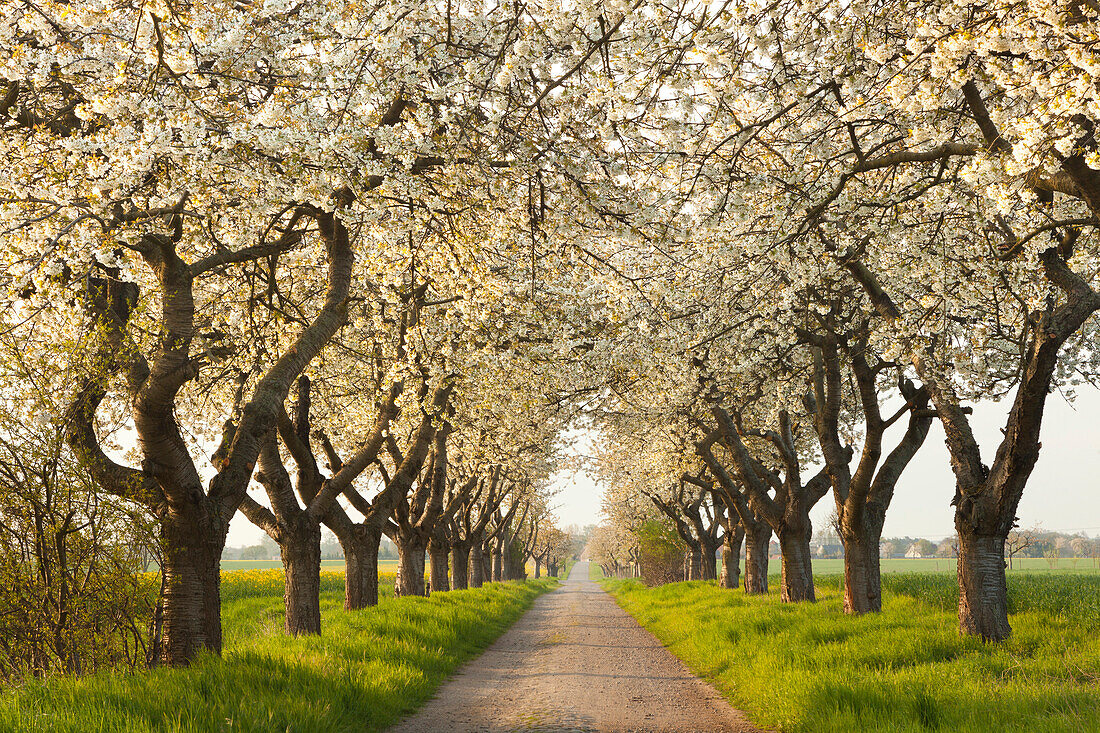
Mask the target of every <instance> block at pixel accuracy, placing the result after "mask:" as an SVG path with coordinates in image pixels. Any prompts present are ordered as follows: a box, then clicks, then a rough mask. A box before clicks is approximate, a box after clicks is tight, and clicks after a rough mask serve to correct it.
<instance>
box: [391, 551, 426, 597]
mask: <svg viewBox="0 0 1100 733" xmlns="http://www.w3.org/2000/svg"><path fill="white" fill-rule="evenodd" d="M426 549H427V548H426V547H425V542H424V541H423V540H421V539H420V538H419V537H410V538H399V541H398V542H397V581H396V583H395V584H394V587H393V593H394V595H395V596H399V597H400V596H424V595H427V593H426V592H425V589H424V553H425V551H426Z"/></svg>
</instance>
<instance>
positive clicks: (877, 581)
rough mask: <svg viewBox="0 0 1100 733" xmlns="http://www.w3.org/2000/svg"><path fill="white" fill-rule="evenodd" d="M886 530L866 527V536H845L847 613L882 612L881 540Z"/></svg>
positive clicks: (845, 598) (852, 533)
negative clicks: (883, 531)
mask: <svg viewBox="0 0 1100 733" xmlns="http://www.w3.org/2000/svg"><path fill="white" fill-rule="evenodd" d="M881 535H882V529H881V527H879V528H878V529H877V531H876V529H875V528H874V527H871V526H867V527H865V529H864V531H863V532H862V533H857V532H848V533H844V534H843V535H842V536H841V542H842V543H843V545H844V612H845V613H854V614H861V613H874V612H878V611H881V610H882V577H881V575H880V572H879V540H880V539H881Z"/></svg>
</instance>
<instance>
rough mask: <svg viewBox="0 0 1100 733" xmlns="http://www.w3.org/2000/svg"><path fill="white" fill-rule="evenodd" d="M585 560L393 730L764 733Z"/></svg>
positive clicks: (446, 731) (448, 731) (444, 731)
mask: <svg viewBox="0 0 1100 733" xmlns="http://www.w3.org/2000/svg"><path fill="white" fill-rule="evenodd" d="M756 730H757V729H756V728H754V727H753V726H752V724H750V723H749V722H748V721H747V720H745V718H744V716H743V715H742V714H741V713H740V712H738V711H737V710H734V709H733V708H732V707H730V705H729V703H727V702H726V701H725V700H724V699H723V698H722V697H721V696H720V695H719V694H718V692H717V691H715V690H714V688H713V687H711V686H710V685H708V684H707V683H705V682H703V681H702V680H700V679H698V678H697V677H695V676H693V675H692V674H691V673H690V672H688V670H687V669H686V668H685V667H684V665H683V664H682V663H681V662H680V661H679V660H678V659H676V658H675V657H674V656H672V654H670V653H669V652H668V651H667V650H666V649H665V648H664V647H662V646H661V643H660V642H659V641H657V639H655V638H654V637H653V635H652V634H650V633H649V632H648V631H646V630H645V629H643V628H642V627H640V626H638V624H637V622H635V621H634V619H633V618H631V617H630V616H629V615H628V614H627V613H626V612H625V611H623V610H622V609H621V608H619V607H618V605H616V603H615V601H614V600H613V599H612V598H611V596H609V595H608V594H607V593H605V592H604V591H603V590H602V589H601V588H600V587H599V586H598V585H597V584H596V583H593V582H591V581H590V580H588V563H586V562H582V563H577V565H576V566H575V567H574V568H573V572H572V574H570V576H569V579H568V580H566V581H565V583H564V584H563V585H562V587H561V588H559V589H558V590H556V591H554V592H553V593H549V594H547V595H545V596H542V597H541V598H539V599H538V600H537V601H536V602H535V605H534V607H532V608H531V610H530V611H528V612H527V613H526V615H524V616H523V618H521V619H520V620H519V621H517V622H516V624H515V626H513V627H512V628H511V629H509V630H508V632H507V633H505V634H504V636H502V637H501V638H500V639H498V640H497V641H496V643H495V644H493V645H492V646H491V647H489V649H488V650H487V651H486V652H485V653H484V654H482V655H481V656H480V657H478V658H477V659H475V660H473V661H471V662H470V663H468V664H467V665H465V666H464V667H463V668H462V669H461V670H459V672H458V674H457V675H456V676H455V677H454V678H453V679H451V680H449V681H448V682H446V683H445V684H444V685H443V686H442V687H441V688H440V689H439V691H438V693H437V694H436V696H435V698H433V699H432V700H431V701H430V702H428V703H427V704H426V705H425V706H424V707H423V708H421V709H420V711H419V712H417V713H416V714H415V715H413V716H412V717H411V718H408V719H406V720H405V721H403V722H401V723H400V724H398V725H397V726H396V727H394V728H391V731H418V732H427V731H440V732H441V733H466V732H467V731H493V732H497V731H678V732H688V731H692V732H695V731H698V732H699V733H703V732H704V731H705V732H706V733H723V732H728V731H746V732H749V731H756Z"/></svg>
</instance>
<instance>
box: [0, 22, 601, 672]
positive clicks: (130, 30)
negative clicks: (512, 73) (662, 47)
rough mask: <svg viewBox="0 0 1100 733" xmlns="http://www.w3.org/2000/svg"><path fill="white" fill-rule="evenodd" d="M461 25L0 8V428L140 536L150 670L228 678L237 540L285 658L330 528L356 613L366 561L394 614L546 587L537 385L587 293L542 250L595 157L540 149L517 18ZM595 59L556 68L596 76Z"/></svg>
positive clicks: (563, 39) (536, 87) (569, 30)
mask: <svg viewBox="0 0 1100 733" xmlns="http://www.w3.org/2000/svg"><path fill="white" fill-rule="evenodd" d="M460 5H461V4H460ZM469 10H470V9H469V8H465V7H458V6H455V7H452V6H451V5H450V4H448V5H447V7H446V10H445V12H444V9H443V7H442V6H440V7H439V8H436V7H434V6H430V5H429V6H422V7H418V8H408V7H405V6H404V5H403V4H401V3H383V4H382V5H381V6H372V7H371V8H369V9H368V8H366V7H360V6H359V5H358V4H356V3H345V2H321V3H310V4H295V5H292V4H289V3H213V4H211V3H187V2H156V3H152V4H149V3H125V2H124V3H116V4H111V5H109V6H95V5H86V6H80V7H76V6H73V5H71V4H69V3H61V2H59V3H51V2H46V3H41V4H28V3H21V2H8V1H5V2H3V3H2V4H0V18H2V20H0V24H2V25H0V35H2V36H3V39H4V51H3V54H2V57H0V64H2V69H0V77H2V78H3V85H2V92H3V93H2V95H0V97H2V102H0V121H2V123H3V127H4V134H3V136H2V137H0V149H2V158H3V160H4V161H5V163H4V166H5V176H4V179H5V180H4V183H3V184H0V185H2V188H0V199H2V201H0V204H2V213H0V218H2V224H0V230H2V232H3V235H2V236H3V243H2V245H3V249H4V253H5V254H4V258H5V263H4V264H5V267H4V268H3V270H4V272H3V275H2V278H3V285H4V292H5V304H4V305H5V309H4V313H5V315H4V319H5V321H4V334H5V336H6V338H8V339H10V340H11V341H12V343H14V344H16V345H17V346H18V348H17V349H16V351H17V352H18V359H19V362H18V366H19V369H18V371H19V374H18V375H15V374H13V375H12V376H11V378H10V379H6V380H5V382H4V385H3V389H4V395H5V399H8V400H10V401H11V403H12V404H13V410H12V421H13V422H12V423H11V424H19V423H25V424H28V425H34V426H36V428H37V429H38V430H39V431H40V433H41V434H57V435H60V436H62V437H63V438H64V443H65V447H64V450H65V451H66V453H67V456H68V457H69V458H70V459H71V460H73V461H74V462H76V463H78V464H79V465H80V466H81V469H82V470H83V471H85V472H86V474H87V480H88V481H89V482H90V483H91V486H90V487H89V493H90V494H91V495H94V496H95V497H97V499H98V498H100V497H110V498H111V500H112V501H118V502H120V504H121V505H122V506H124V507H126V508H127V511H130V512H133V513H135V514H138V515H141V516H142V517H145V518H148V520H149V521H150V522H151V523H152V525H153V527H154V531H155V533H156V535H157V543H156V544H157V548H158V550H159V553H158V554H159V557H158V560H159V566H160V568H161V572H162V583H161V590H160V594H159V600H158V602H157V608H156V611H155V625H156V633H155V634H154V642H155V643H154V649H153V651H152V655H153V656H154V657H155V658H157V659H159V660H160V661H162V662H165V663H169V664H180V663H186V662H187V661H189V660H190V659H192V658H193V657H194V656H195V654H197V653H198V652H199V651H200V650H203V649H208V650H212V651H215V652H217V651H220V649H221V645H222V631H221V616H220V610H221V609H220V596H219V564H220V560H221V558H222V555H223V551H224V547H225V542H226V536H227V532H228V528H229V522H230V520H231V519H232V518H233V517H234V516H235V515H236V514H237V513H238V512H241V513H243V514H244V515H245V516H246V517H247V518H248V519H249V520H250V521H252V522H253V523H254V524H256V525H257V526H259V527H260V528H262V529H263V530H264V531H265V532H266V533H267V535H268V536H270V537H271V538H272V539H273V540H274V541H275V542H276V543H277V544H278V546H279V549H280V553H281V556H282V560H283V564H284V567H285V569H286V588H287V590H286V600H287V630H288V631H289V632H291V633H314V632H317V631H318V630H319V623H320V618H319V612H318V602H317V590H318V567H319V562H320V549H319V545H320V535H321V527H322V526H326V527H328V528H329V529H330V530H331V531H332V532H333V533H334V534H335V535H336V537H337V539H338V541H339V542H340V545H341V547H342V549H343V554H344V557H345V561H346V566H347V573H346V605H347V606H348V607H349V608H361V607H364V606H369V605H372V604H374V603H376V602H377V598H378V576H377V559H378V548H379V542H380V538H381V536H382V535H383V534H386V535H387V536H389V537H390V538H391V539H392V540H393V541H394V542H395V543H396V545H397V548H398V554H399V564H400V570H399V573H398V580H397V589H396V590H397V592H398V593H399V594H401V595H409V594H423V593H424V592H426V588H425V581H424V578H425V574H426V573H427V574H428V575H429V576H430V581H429V582H430V586H431V588H432V589H434V590H445V589H447V588H449V587H465V586H467V585H479V584H480V583H481V582H483V581H484V580H486V579H488V578H490V577H492V578H497V579H499V578H512V577H521V576H522V575H523V574H524V570H523V566H524V562H525V560H527V559H528V558H533V559H534V562H535V565H536V571H537V572H541V571H542V569H543V568H544V567H546V568H549V569H550V570H551V571H553V570H554V569H556V567H557V565H558V564H559V563H560V560H561V557H562V548H563V547H564V545H565V544H567V542H566V539H565V538H564V536H563V535H562V534H561V533H560V532H559V531H558V530H557V529H555V528H554V527H553V526H552V523H551V522H550V519H549V511H548V501H549V495H548V491H547V478H548V476H549V474H550V472H551V471H552V470H553V467H554V465H555V462H556V452H557V444H556V437H555V436H556V435H557V433H558V431H559V429H560V428H561V426H562V425H564V424H565V421H567V420H568V419H569V411H568V406H563V404H562V402H561V400H558V399H556V395H557V393H558V392H559V391H560V390H558V389H557V388H556V387H555V385H556V384H557V382H558V381H560V380H558V379H557V377H556V375H555V374H554V371H553V369H552V367H551V357H552V355H553V354H555V353H556V352H557V349H558V348H559V346H560V344H561V343H562V342H563V341H564V340H568V339H571V338H574V336H575V334H574V328H578V329H580V328H583V324H579V325H575V324H574V323H571V322H569V321H568V320H562V319H559V318H557V317H556V316H555V314H556V313H560V312H561V308H560V303H559V301H560V300H561V298H562V296H561V294H560V293H564V292H565V291H566V289H567V288H566V286H567V285H568V284H569V283H570V281H571V280H573V279H575V277H576V272H575V271H576V268H577V267H578V266H583V263H582V264H578V263H575V262H573V261H572V260H571V259H570V258H569V257H568V256H561V255H560V253H558V252H555V251H550V248H549V247H548V245H547V243H546V239H545V235H544V234H542V233H540V232H538V231H536V229H546V230H552V229H553V228H554V226H555V223H554V222H552V221H546V222H545V223H544V222H543V220H544V219H548V218H549V217H547V216H546V215H545V212H546V211H547V210H549V208H550V207H551V206H552V202H553V199H554V197H556V196H559V195H560V189H561V188H562V187H563V186H565V185H568V186H570V187H575V184H573V183H571V182H570V180H569V177H570V176H572V175H573V170H575V169H578V170H579V169H583V168H584V166H585V161H584V159H580V158H578V157H577V154H580V155H583V154H584V145H583V144H576V145H572V144H571V143H568V141H561V142H558V138H559V137H560V135H559V134H558V133H556V132H555V131H554V130H550V129H547V128H546V126H545V125H544V124H543V119H542V113H543V111H544V108H546V107H549V106H550V105H551V104H557V101H558V97H560V93H558V94H553V95H551V91H552V89H554V88H555V87H556V86H557V85H556V84H555V79H556V77H555V76H553V75H552V74H551V72H550V71H549V69H550V68H551V66H553V65H554V64H549V65H548V66H547V71H546V72H545V73H543V74H541V75H540V76H538V77H530V78H520V79H513V78H511V77H509V76H508V75H506V74H503V73H502V67H501V64H500V56H501V53H502V52H508V53H509V54H512V55H516V54H519V53H520V51H519V50H518V49H515V48H514V46H515V43H516V38H515V37H514V34H513V33H512V30H511V29H512V28H513V27H514V25H515V23H516V17H515V16H514V15H513V14H512V11H511V10H506V9H504V8H499V9H497V10H496V11H492V12H485V11H484V9H482V8H480V7H478V8H477V9H476V12H472V13H471V12H468V11H469ZM533 20H537V18H528V19H527V21H526V22H532V21H533ZM554 27H555V28H556V27H557V25H556V24H554ZM586 29H587V25H585V24H584V22H583V21H578V24H576V25H574V24H570V25H568V26H565V27H562V28H560V29H558V30H556V31H555V33H556V36H555V38H556V40H555V43H556V44H557V46H558V47H559V48H561V49H569V50H568V51H562V53H565V54H566V55H567V56H571V55H572V54H573V53H574V52H575V51H576V50H577V49H588V50H587V53H588V54H589V55H591V53H593V52H594V51H595V50H596V49H597V48H599V47H600V46H601V45H603V44H604V40H593V39H591V38H589V37H587V36H586V35H585V30H586ZM379 39H385V42H384V43H380V42H378V41H379ZM509 49H511V51H509ZM513 63H518V61H512V62H509V66H511V65H512V64H513ZM554 74H557V72H554ZM582 113H583V110H581V111H578V114H582ZM567 147H569V149H570V150H571V151H572V152H573V153H575V154H574V155H572V157H570V156H567V155H565V154H564V153H563V151H564V150H565V149H566V148H567ZM573 177H575V176H573ZM579 185H580V187H581V188H584V184H583V183H581V184H579ZM559 260H560V262H561V264H560V265H556V264H555V263H556V262H558V261H559ZM528 265H529V266H528ZM574 320H578V319H574ZM4 430H5V431H8V430H10V428H9V427H8V424H5V427H4ZM16 450H17V451H23V450H25V447H23V446H17V448H16ZM77 516H78V518H79V514H78V515H77ZM425 556H427V557H429V558H430V563H429V565H428V566H427V567H425Z"/></svg>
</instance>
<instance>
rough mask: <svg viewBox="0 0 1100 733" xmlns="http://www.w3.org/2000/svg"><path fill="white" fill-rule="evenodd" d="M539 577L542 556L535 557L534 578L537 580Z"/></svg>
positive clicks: (540, 575) (540, 574)
mask: <svg viewBox="0 0 1100 733" xmlns="http://www.w3.org/2000/svg"><path fill="white" fill-rule="evenodd" d="M541 577H542V558H541V557H536V558H535V580H538V579H539V578H541Z"/></svg>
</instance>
